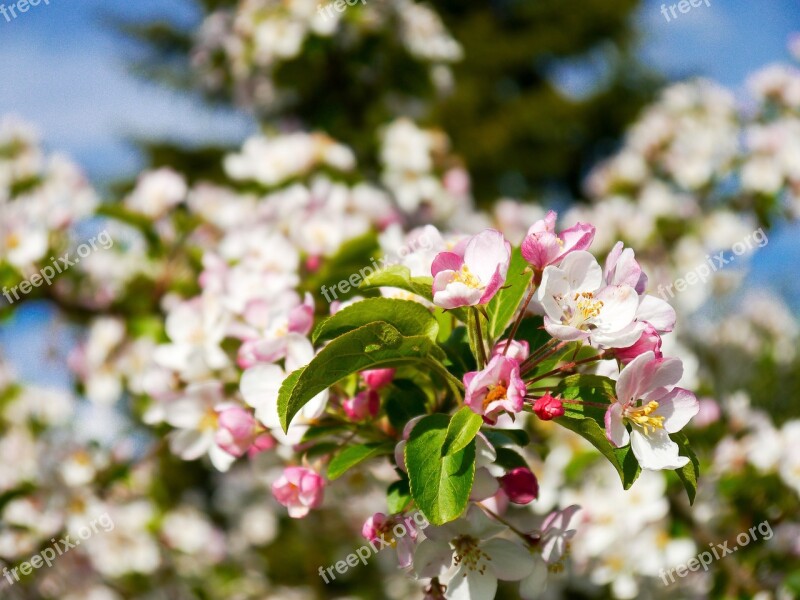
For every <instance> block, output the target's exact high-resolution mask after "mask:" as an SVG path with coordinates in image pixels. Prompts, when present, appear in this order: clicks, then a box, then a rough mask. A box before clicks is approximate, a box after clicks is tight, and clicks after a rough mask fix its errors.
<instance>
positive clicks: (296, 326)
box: [289, 292, 315, 335]
mask: <svg viewBox="0 0 800 600" xmlns="http://www.w3.org/2000/svg"><path fill="white" fill-rule="evenodd" d="M314 308H315V307H314V297H313V296H312V295H311V294H310V293H309V292H306V295H305V297H304V298H303V303H302V304H300V305H299V306H296V307H294V308H293V309H292V310H290V311H289V331H290V332H291V333H299V334H300V335H308V334H309V332H310V331H311V327H312V326H313V325H314Z"/></svg>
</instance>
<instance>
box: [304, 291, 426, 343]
mask: <svg viewBox="0 0 800 600" xmlns="http://www.w3.org/2000/svg"><path fill="white" fill-rule="evenodd" d="M376 321H384V322H386V323H389V324H390V325H392V326H393V327H395V328H396V329H397V330H398V331H399V332H400V333H401V334H403V335H406V336H412V335H420V336H425V337H428V338H430V339H431V341H432V342H435V341H436V339H437V334H438V332H439V323H438V322H437V321H436V319H435V318H434V317H433V315H432V314H431V312H430V311H429V310H428V309H427V308H425V307H424V306H423V305H421V304H419V303H418V302H412V301H410V300H396V299H394V298H367V299H365V300H362V301H361V302H356V303H355V304H351V305H350V306H348V307H346V308H343V309H342V310H340V311H339V312H337V313H336V314H334V315H333V316H331V317H328V318H327V319H325V320H323V321H322V322H321V323H320V324H319V325H318V326H317V328H316V329H315V330H314V334H313V335H312V338H311V341H312V342H314V343H315V344H316V343H317V342H320V341H324V340H328V339H331V338H335V337H337V336H338V335H341V334H342V333H346V332H348V331H352V330H353V329H356V328H358V327H361V326H362V325H368V324H370V323H374V322H376Z"/></svg>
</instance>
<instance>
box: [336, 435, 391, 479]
mask: <svg viewBox="0 0 800 600" xmlns="http://www.w3.org/2000/svg"><path fill="white" fill-rule="evenodd" d="M393 450H394V444H391V443H385V442H384V443H382V442H374V443H370V444H358V445H355V446H348V447H347V448H345V449H344V450H342V451H341V452H340V453H339V454H337V455H336V456H334V457H333V459H332V460H331V462H330V464H329V465H328V479H330V480H331V481H333V480H334V479H339V477H341V476H342V475H344V474H345V473H346V472H347V471H348V470H350V469H352V468H353V467H355V466H356V465H358V464H360V463H362V462H364V461H365V460H369V459H370V458H373V457H375V456H381V455H385V454H391V453H392V452H393Z"/></svg>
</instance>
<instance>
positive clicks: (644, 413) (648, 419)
mask: <svg viewBox="0 0 800 600" xmlns="http://www.w3.org/2000/svg"><path fill="white" fill-rule="evenodd" d="M656 409H658V402H656V401H655V400H651V401H650V402H648V403H647V404H645V405H644V406H639V407H636V408H629V409H628V410H627V411H626V412H625V416H626V417H627V419H628V420H629V421H631V422H632V423H635V424H636V425H639V426H640V427H641V428H642V429H644V433H645V435H648V434H650V433H653V432H654V431H655V430H656V429H664V417H662V416H658V415H656V416H651V414H652V413H653V412H655V411H656Z"/></svg>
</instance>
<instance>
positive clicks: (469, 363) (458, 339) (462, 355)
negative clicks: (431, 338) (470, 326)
mask: <svg viewBox="0 0 800 600" xmlns="http://www.w3.org/2000/svg"><path fill="white" fill-rule="evenodd" d="M441 347H442V349H443V350H444V352H445V354H447V359H448V361H449V364H450V365H451V368H450V371H451V372H452V373H453V374H454V375H455V376H456V377H458V378H462V379H463V377H464V374H465V373H468V372H470V371H475V370H477V368H478V364H477V363H476V362H475V356H473V354H472V351H471V350H470V347H469V334H468V333H467V328H466V327H463V326H461V327H456V328H455V329H454V330H453V333H451V334H450V337H449V338H447V341H446V342H445V343H443V344H441Z"/></svg>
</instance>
